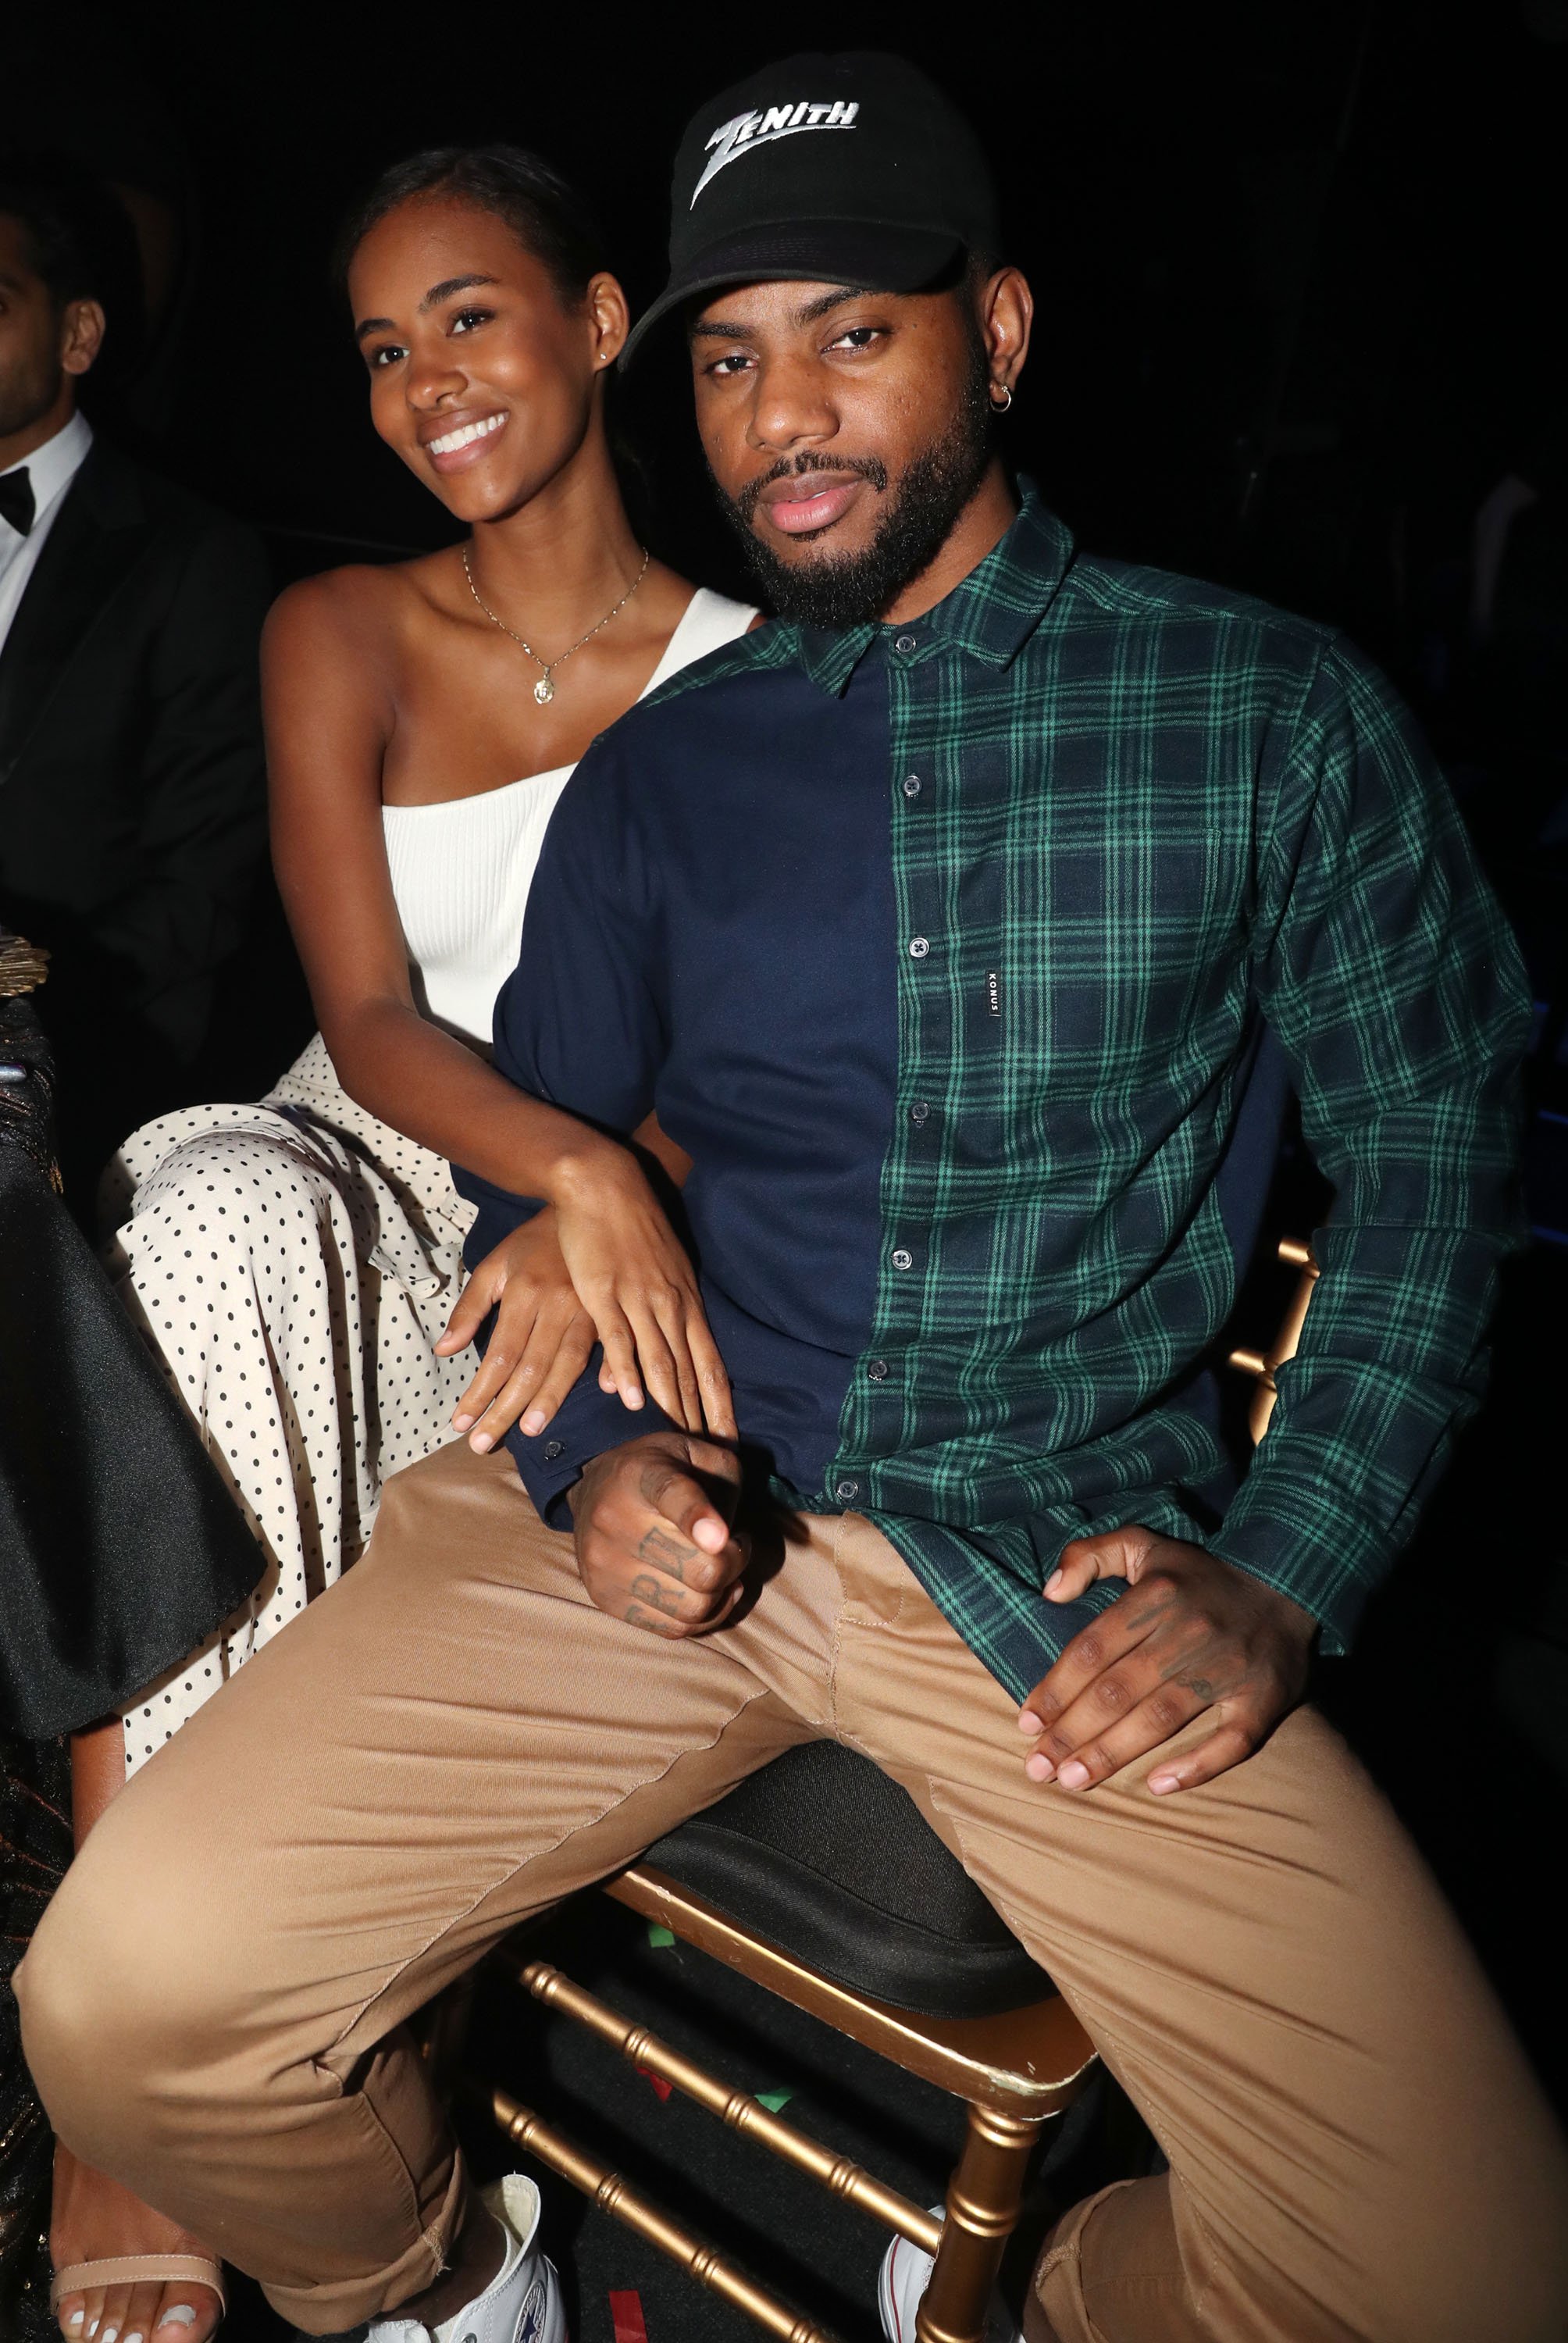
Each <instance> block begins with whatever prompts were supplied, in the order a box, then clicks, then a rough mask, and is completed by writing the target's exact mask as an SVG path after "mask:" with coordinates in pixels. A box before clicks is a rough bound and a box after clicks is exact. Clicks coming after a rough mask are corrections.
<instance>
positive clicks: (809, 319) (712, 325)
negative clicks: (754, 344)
mask: <svg viewBox="0 0 1568 2343" xmlns="http://www.w3.org/2000/svg"><path fill="white" fill-rule="evenodd" d="M872 289H873V288H872V287H870V286H869V285H836V286H835V287H833V290H832V291H831V292H830V293H819V294H818V296H817V297H816V299H815V300H814V301H808V302H807V304H806V306H805V307H804V308H802V309H797V310H796V312H795V314H794V316H793V317H791V318H790V320H789V322H790V324H791V325H793V326H814V325H815V324H816V322H817V320H818V318H819V317H827V316H829V313H830V312H831V311H832V310H834V309H841V308H842V307H843V306H844V304H845V302H846V301H864V300H866V299H868V298H869V296H870V294H871V292H872ZM687 330H688V332H689V335H690V337H691V338H692V340H693V341H697V340H699V339H704V340H706V339H707V338H708V337H710V336H711V337H715V338H717V339H719V340H721V341H729V342H743V341H747V340H749V338H750V337H751V335H752V334H753V333H754V332H755V330H756V328H755V327H751V326H739V325H734V324H732V323H731V322H730V321H729V318H726V317H696V318H694V319H693V320H692V323H691V324H690V326H689V327H688V328H687Z"/></svg>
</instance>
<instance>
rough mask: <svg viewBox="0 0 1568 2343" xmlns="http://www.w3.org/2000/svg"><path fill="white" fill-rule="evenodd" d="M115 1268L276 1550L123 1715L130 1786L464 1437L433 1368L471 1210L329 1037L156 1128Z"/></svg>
mask: <svg viewBox="0 0 1568 2343" xmlns="http://www.w3.org/2000/svg"><path fill="white" fill-rule="evenodd" d="M106 1202H108V1204H109V1206H110V1211H111V1215H112V1217H113V1218H114V1219H116V1220H118V1221H119V1222H120V1223H121V1224H120V1226H119V1227H118V1230H117V1232H116V1237H115V1240H114V1243H113V1247H112V1249H111V1267H112V1268H113V1269H114V1271H115V1272H116V1275H117V1277H118V1279H119V1283H120V1291H121V1292H122V1294H123V1296H124V1299H125V1301H126V1305H127V1306H128V1308H129V1309H130V1311H131V1312H132V1315H133V1316H134V1317H135V1318H136V1320H137V1321H138V1322H139V1323H140V1325H141V1327H142V1330H143V1332H144V1333H145V1334H146V1338H147V1340H148V1341H149V1342H151V1344H152V1346H153V1348H154V1350H155V1351H156V1353H157V1354H158V1356H159V1358H160V1360H161V1362H162V1363H163V1365H164V1368H165V1370H166V1373H167V1374H168V1377H169V1380H170V1382H171V1383H172V1384H173V1386H174V1388H175V1390H176V1392H177V1393H178V1394H179V1396H180V1398H181V1399H182V1400H183V1401H184V1403H185V1404H186V1407H187V1408H188V1409H189V1411H190V1413H191V1414H192V1415H193V1416H194V1417H195V1419H196V1424H197V1426H198V1428H199V1429H200V1432H201V1434H202V1437H203V1440H204V1442H205V1443H206V1448H207V1451H208V1453H209V1454H210V1455H211V1456H212V1457H213V1458H214V1460H215V1462H216V1464H217V1466H218V1469H219V1471H220V1472H221V1473H222V1474H223V1476H224V1479H225V1480H226V1482H227V1483H228V1485H229V1487H230V1489H231V1490H232V1491H233V1493H234V1494H235V1497H236V1500H237V1502H238V1503H239V1507H240V1510H241V1512H242V1513H244V1514H245V1517H246V1521H247V1522H248V1523H250V1526H251V1528H252V1530H253V1531H254V1532H255V1534H256V1538H257V1539H258V1541H259V1542H260V1544H261V1545H262V1546H263V1548H264V1549H265V1551H266V1562H267V1567H266V1574H265V1575H264V1577H263V1578H262V1581H261V1584H259V1586H258V1587H257V1588H256V1593H255V1594H254V1595H253V1596H252V1597H251V1600H250V1603H249V1604H248V1605H247V1607H246V1611H245V1612H244V1613H243V1614H240V1615H239V1616H238V1617H237V1618H235V1619H231V1620H228V1621H226V1622H225V1624H224V1625H223V1626H222V1627H221V1628H219V1629H218V1630H217V1631H216V1634H213V1635H211V1636H209V1637H208V1638H207V1640H206V1643H205V1644H202V1645H201V1646H200V1647H199V1649H198V1650H196V1651H195V1652H193V1653H191V1654H190V1655H189V1657H188V1658H186V1659H185V1660H183V1661H181V1662H180V1663H179V1664H177V1665H176V1667H174V1668H173V1669H171V1670H170V1672H169V1674H167V1675H166V1676H165V1677H163V1678H162V1679H161V1680H160V1681H159V1682H158V1683H157V1684H154V1685H150V1686H149V1687H148V1688H147V1690H146V1692H145V1693H144V1694H142V1696H141V1698H140V1699H139V1700H138V1702H137V1704H136V1707H135V1708H133V1709H130V1710H128V1711H127V1712H126V1717H125V1728H126V1772H127V1774H134V1773H135V1772H136V1768H137V1767H138V1766H139V1765H145V1764H146V1760H147V1759H148V1758H149V1757H150V1756H151V1755H153V1753H154V1751H155V1750H156V1749H157V1748H159V1747H161V1746H162V1745H163V1743H164V1742H166V1741H167V1740H168V1739H169V1738H170V1737H171V1736H172V1735H173V1734H174V1733H175V1731H176V1728H177V1727H178V1726H179V1725H182V1724H183V1723H184V1721H185V1719H186V1717H187V1716H190V1715H193V1714H194V1712H195V1711H196V1709H197V1708H199V1707H200V1706H201V1704H202V1703H203V1701H205V1700H206V1699H207V1698H208V1697H209V1696H210V1695H211V1694H213V1693H214V1692H216V1690H217V1688H218V1686H219V1684H222V1683H223V1682H224V1680H225V1678H226V1676H228V1675H230V1674H233V1672H234V1670H235V1669H236V1668H237V1667H239V1666H240V1665H242V1664H243V1663H244V1662H245V1661H246V1659H248V1658H249V1656H250V1654H252V1652H254V1651H256V1650H257V1649H259V1647H260V1646H261V1644H264V1643H266V1640H267V1638H268V1637H269V1636H271V1635H275V1634H276V1633H277V1631H278V1629H279V1628H280V1627H285V1626H286V1625H287V1624H288V1622H289V1620H290V1619H292V1618H293V1617H294V1616H295V1615H296V1614H297V1613H298V1612H300V1611H302V1610H303V1609H304V1607H305V1605H306V1604H307V1603H308V1602H309V1601H310V1600H311V1598H312V1596H314V1595H317V1594H320V1593H321V1591H322V1589H323V1588H324V1587H327V1586H330V1585H331V1584H332V1582H333V1580H334V1579H336V1578H337V1576H338V1575H339V1574H340V1573H341V1572H342V1571H344V1570H346V1569H347V1567H348V1565H349V1564H350V1563H352V1562H353V1561H354V1560H355V1559H356V1558H357V1555H358V1554H360V1552H361V1551H362V1549H363V1547H364V1545H365V1543H366V1540H367V1538H368V1537H369V1534H370V1530H371V1525H372V1523H374V1521H375V1518H376V1508H377V1503H379V1501H380V1494H381V1484H382V1482H383V1481H384V1480H385V1479H386V1478H387V1476H388V1475H389V1474H390V1473H396V1472H397V1471H398V1470H400V1468H401V1467H402V1466H403V1465H405V1464H411V1463H415V1462H416V1461H417V1458H419V1457H421V1456H427V1455H428V1454H429V1453H430V1452H431V1450H432V1449H435V1448H438V1447H439V1446H440V1445H441V1444H442V1443H443V1442H444V1441H447V1440H449V1439H451V1438H452V1436H453V1434H452V1428H451V1421H450V1419H451V1414H452V1410H453V1408H454V1407H455V1406H456V1405H457V1400H458V1398H459V1396H460V1394H461V1393H462V1392H463V1391H464V1390H465V1389H466V1388H467V1383H468V1381H469V1379H470V1377H471V1376H472V1374H473V1372H474V1364H475V1360H474V1353H472V1352H471V1351H467V1352H460V1353H458V1355H457V1358H455V1359H438V1358H437V1357H436V1356H435V1354H434V1352H433V1349H432V1345H433V1344H434V1343H435V1342H436V1341H437V1338H438V1337H439V1336H440V1335H441V1334H442V1333H444V1332H445V1331H446V1325H447V1318H448V1316H449V1315H450V1313H451V1310H452V1305H453V1303H454V1302H456V1300H457V1295H458V1293H459V1292H460V1291H461V1289H462V1283H463V1270H462V1246H463V1239H464V1237H465V1235H466V1234H467V1230H468V1226H469V1224H470V1222H471V1221H472V1219H473V1207H472V1206H471V1205H469V1204H467V1203H465V1202H464V1201H463V1200H462V1199H461V1198H460V1197H459V1196H458V1195H457V1192H456V1190H455V1189H454V1188H453V1186H452V1181H451V1173H450V1172H449V1170H448V1168H447V1164H446V1162H445V1161H443V1160H442V1158H441V1157H440V1156H438V1155H433V1154H432V1153H431V1152H430V1151H429V1150H428V1149H427V1148H425V1147H420V1146H417V1144H416V1143H415V1142H414V1141H412V1140H410V1139H405V1138H404V1137H403V1136H402V1134H401V1133H400V1132H399V1131H393V1130H391V1129H389V1127H388V1126H387V1124H386V1123H384V1122H378V1121H377V1120H376V1118H375V1116H374V1115H370V1114H367V1113H366V1112H365V1111H364V1109H363V1108H362V1107H358V1106H356V1105H355V1103H354V1101H353V1100H352V1099H350V1098H349V1097H348V1095H347V1091H344V1089H343V1088H342V1086H341V1084H340V1083H339V1081H338V1080H337V1075H336V1073H335V1072H334V1071H333V1067H332V1061H331V1060H330V1059H329V1058H328V1056H327V1050H326V1046H325V1044H324V1043H323V1041H322V1040H321V1037H320V1035H319V1034H317V1037H316V1039H315V1040H314V1041H312V1042H311V1043H310V1044H309V1046H308V1048H307V1050H306V1051H305V1052H304V1054H303V1055H302V1056H301V1057H300V1058H299V1059H298V1060H297V1062H296V1063H295V1064H294V1065H293V1066H292V1067H291V1068H290V1069H289V1071H288V1072H287V1073H286V1075H285V1076H284V1078H283V1080H282V1081H280V1082H279V1083H278V1084H277V1086H276V1089H274V1090H273V1091H269V1092H268V1094H267V1096H266V1098H265V1099H264V1100H262V1101H261V1102H260V1103H259V1104H258V1105H255V1106H207V1107H191V1108H188V1109H186V1110H185V1111H182V1112H180V1113H177V1114H169V1115H165V1116H164V1117H163V1118H162V1119H161V1120H160V1121H156V1122H149V1123H145V1124H144V1125H143V1127H142V1128H141V1130H140V1131H136V1132H134V1133H133V1134H132V1136H131V1137H130V1138H129V1139H128V1140H127V1141H126V1143H125V1145H124V1147H123V1148H122V1149H121V1150H120V1152H119V1155H118V1156H117V1157H116V1161H115V1162H114V1164H113V1165H111V1167H110V1171H109V1172H108V1174H107V1177H106Z"/></svg>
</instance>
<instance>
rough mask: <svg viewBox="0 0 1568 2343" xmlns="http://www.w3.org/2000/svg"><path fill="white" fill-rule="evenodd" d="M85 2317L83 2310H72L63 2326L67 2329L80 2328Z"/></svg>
mask: <svg viewBox="0 0 1568 2343" xmlns="http://www.w3.org/2000/svg"><path fill="white" fill-rule="evenodd" d="M86 2315H87V2314H86V2312H85V2310H73V2311H72V2313H71V2316H70V2317H69V2318H67V2319H66V2321H65V2324H66V2326H67V2327H80V2325H81V2323H82V2321H83V2319H84V2318H85V2317H86Z"/></svg>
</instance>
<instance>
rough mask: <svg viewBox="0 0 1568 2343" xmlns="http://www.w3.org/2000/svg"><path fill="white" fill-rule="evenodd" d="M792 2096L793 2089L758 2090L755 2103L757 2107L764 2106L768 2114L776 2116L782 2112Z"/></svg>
mask: <svg viewBox="0 0 1568 2343" xmlns="http://www.w3.org/2000/svg"><path fill="white" fill-rule="evenodd" d="M794 2096H795V2094H794V2092H793V2091H759V2092H758V2094H757V2103H758V2105H759V2107H766V2108H767V2109H768V2112H769V2115H775V2116H776V2115H779V2114H781V2113H782V2111H783V2109H784V2108H785V2107H788V2106H789V2102H790V2100H791V2099H792V2098H793V2097H794Z"/></svg>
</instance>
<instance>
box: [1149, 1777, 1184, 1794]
mask: <svg viewBox="0 0 1568 2343" xmlns="http://www.w3.org/2000/svg"><path fill="white" fill-rule="evenodd" d="M1149 1786H1150V1788H1151V1790H1152V1791H1153V1793H1154V1795H1155V1796H1156V1797H1157V1798H1161V1797H1163V1796H1164V1795H1165V1793H1166V1791H1167V1790H1179V1789H1180V1788H1181V1775H1180V1774H1151V1775H1150V1776H1149Z"/></svg>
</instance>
